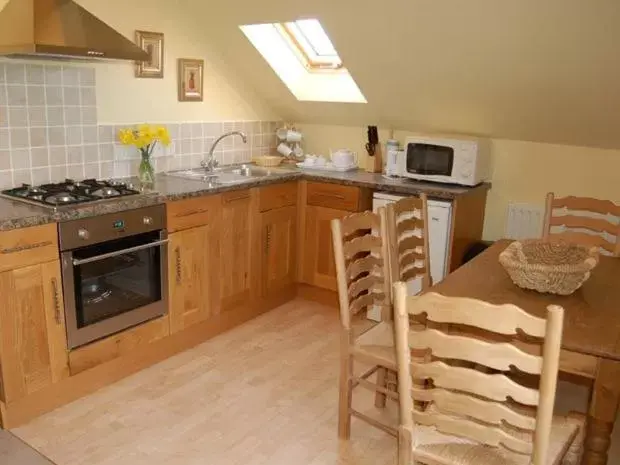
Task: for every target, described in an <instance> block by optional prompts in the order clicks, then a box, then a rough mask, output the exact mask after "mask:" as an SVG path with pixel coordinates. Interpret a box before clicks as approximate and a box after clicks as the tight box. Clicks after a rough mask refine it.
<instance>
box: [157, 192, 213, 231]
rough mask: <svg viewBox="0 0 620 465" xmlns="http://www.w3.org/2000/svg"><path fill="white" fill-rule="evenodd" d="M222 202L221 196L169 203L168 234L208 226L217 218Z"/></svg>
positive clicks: (167, 205) (167, 206)
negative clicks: (212, 219)
mask: <svg viewBox="0 0 620 465" xmlns="http://www.w3.org/2000/svg"><path fill="white" fill-rule="evenodd" d="M220 202H221V200H220V196H219V195H209V196H205V197H194V198H191V199H185V200H177V201H175V202H168V203H167V204H166V209H167V215H166V216H167V225H168V227H167V229H168V232H174V231H181V230H183V229H189V228H195V227H197V226H204V225H205V224H208V223H209V221H211V218H214V217H216V214H217V211H218V209H219V208H220Z"/></svg>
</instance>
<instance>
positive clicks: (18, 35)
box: [0, 0, 149, 61]
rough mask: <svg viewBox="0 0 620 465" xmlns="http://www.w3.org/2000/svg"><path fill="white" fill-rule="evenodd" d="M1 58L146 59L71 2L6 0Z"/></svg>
mask: <svg viewBox="0 0 620 465" xmlns="http://www.w3.org/2000/svg"><path fill="white" fill-rule="evenodd" d="M1 1H2V0H0V3H1ZM0 55H7V56H29V57H33V58H36V57H42V58H45V57H53V58H63V57H66V58H107V59H119V60H135V61H148V59H149V57H148V54H147V53H146V52H145V51H144V50H142V49H141V48H140V47H138V46H137V45H136V44H134V43H133V42H131V41H130V40H129V39H127V38H126V37H125V36H123V35H122V34H120V33H118V32H116V31H115V30H114V29H112V28H111V27H110V26H108V25H107V24H106V23H104V22H103V21H101V20H100V19H99V18H97V17H96V16H94V15H93V14H91V13H89V12H88V11H86V10H85V9H84V8H82V7H81V6H80V5H78V4H77V3H75V2H74V1H73V0H9V1H8V3H6V5H5V7H4V8H3V9H2V10H0Z"/></svg>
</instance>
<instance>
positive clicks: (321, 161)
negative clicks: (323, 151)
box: [316, 155, 327, 166]
mask: <svg viewBox="0 0 620 465" xmlns="http://www.w3.org/2000/svg"><path fill="white" fill-rule="evenodd" d="M316 164H317V166H325V165H326V164H327V160H326V159H325V157H324V156H323V155H320V156H319V157H318V158H317V159H316Z"/></svg>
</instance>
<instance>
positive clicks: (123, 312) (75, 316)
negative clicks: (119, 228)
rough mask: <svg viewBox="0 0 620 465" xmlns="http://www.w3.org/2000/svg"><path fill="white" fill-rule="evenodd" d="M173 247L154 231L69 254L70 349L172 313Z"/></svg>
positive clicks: (65, 258)
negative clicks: (170, 272)
mask: <svg viewBox="0 0 620 465" xmlns="http://www.w3.org/2000/svg"><path fill="white" fill-rule="evenodd" d="M167 242H168V241H167V239H166V233H165V231H152V232H148V233H144V234H138V235H135V236H129V237H125V238H122V239H116V240H113V241H108V242H103V243H99V244H94V245H90V246H87V247H83V248H80V249H75V250H71V251H67V252H63V254H62V262H63V288H64V293H65V296H66V297H65V313H66V321H67V340H68V345H69V348H75V347H79V346H81V345H84V344H86V343H88V342H92V341H94V340H97V339H100V338H103V337H105V336H109V335H110V334H114V333H116V332H119V331H122V330H124V329H127V328H130V327H132V326H135V325H137V324H140V323H143V322H145V321H148V320H150V319H153V318H156V317H158V316H161V315H164V314H165V313H166V312H167V300H168V296H167V275H166V271H167V265H166V261H167Z"/></svg>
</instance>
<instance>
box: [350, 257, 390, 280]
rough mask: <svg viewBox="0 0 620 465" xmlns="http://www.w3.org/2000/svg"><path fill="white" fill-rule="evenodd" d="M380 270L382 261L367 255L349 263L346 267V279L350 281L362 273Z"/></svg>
mask: <svg viewBox="0 0 620 465" xmlns="http://www.w3.org/2000/svg"><path fill="white" fill-rule="evenodd" d="M381 268H383V259H382V258H379V257H375V256H372V255H368V256H367V257H364V258H360V259H357V260H355V261H353V262H351V263H349V266H347V279H349V280H352V279H355V278H357V277H358V276H359V275H360V274H362V273H370V272H371V271H376V270H379V269H381ZM382 276H383V273H382Z"/></svg>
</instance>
